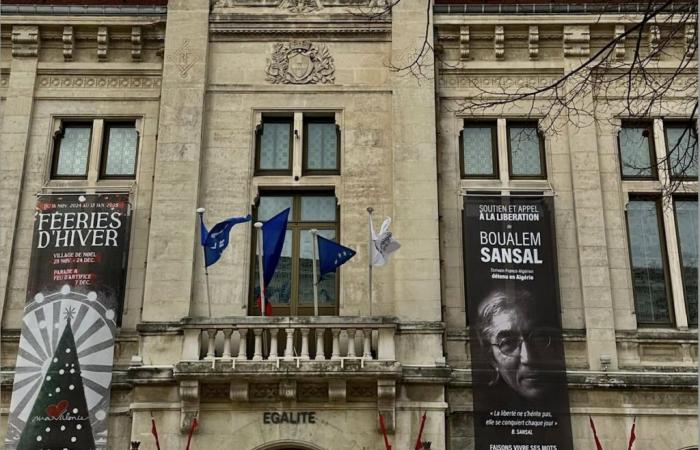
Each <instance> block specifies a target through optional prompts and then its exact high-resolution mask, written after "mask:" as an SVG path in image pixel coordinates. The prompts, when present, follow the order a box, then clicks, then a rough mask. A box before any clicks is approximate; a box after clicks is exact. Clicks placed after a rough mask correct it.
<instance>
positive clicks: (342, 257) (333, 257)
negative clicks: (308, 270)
mask: <svg viewBox="0 0 700 450" xmlns="http://www.w3.org/2000/svg"><path fill="white" fill-rule="evenodd" d="M317 238H318V262H319V266H320V272H321V273H320V275H321V276H323V275H324V274H326V273H330V272H335V269H337V268H338V267H340V266H341V265H343V264H345V263H346V262H347V261H348V260H349V259H350V258H352V257H353V256H355V250H353V249H351V248H347V247H344V246H342V245H340V244H338V243H336V242H334V241H331V240H330V239H326V238H324V237H323V236H319V235H317Z"/></svg>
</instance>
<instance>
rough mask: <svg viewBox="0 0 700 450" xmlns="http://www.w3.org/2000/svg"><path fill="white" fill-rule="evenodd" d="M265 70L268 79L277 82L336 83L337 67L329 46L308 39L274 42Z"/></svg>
mask: <svg viewBox="0 0 700 450" xmlns="http://www.w3.org/2000/svg"><path fill="white" fill-rule="evenodd" d="M266 73H267V80H268V81H270V82H272V83H274V84H332V83H333V82H335V66H334V63H333V57H332V56H331V55H330V53H329V51H328V47H326V46H325V45H324V44H319V45H315V44H312V43H311V42H308V41H292V42H290V43H285V44H275V46H274V49H273V52H272V57H271V59H270V60H269V61H268V65H267V70H266Z"/></svg>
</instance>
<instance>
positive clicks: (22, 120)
mask: <svg viewBox="0 0 700 450" xmlns="http://www.w3.org/2000/svg"><path fill="white" fill-rule="evenodd" d="M38 53H39V27H38V26H33V25H32V26H19V25H15V26H13V27H12V61H11V63H10V80H9V82H8V85H7V98H6V100H5V108H4V110H5V113H4V115H3V118H2V124H1V125H0V126H1V127H2V128H0V180H2V184H1V185H0V211H3V213H2V214H0V328H2V327H3V326H7V327H13V328H17V327H19V326H20V324H19V323H14V324H4V323H2V320H1V319H2V317H3V313H4V310H5V299H6V298H7V289H8V280H9V278H10V270H11V261H13V251H14V242H15V231H16V227H17V217H18V211H19V201H20V194H21V192H22V182H23V180H24V165H25V160H26V154H27V145H28V144H29V132H30V126H31V118H32V108H33V104H34V84H35V82H36V67H37V59H38V58H37V55H38ZM23 306H24V304H23V305H22V307H23Z"/></svg>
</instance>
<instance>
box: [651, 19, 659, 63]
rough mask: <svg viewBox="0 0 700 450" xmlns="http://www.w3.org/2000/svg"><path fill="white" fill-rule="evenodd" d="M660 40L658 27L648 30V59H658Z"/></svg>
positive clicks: (653, 26)
mask: <svg viewBox="0 0 700 450" xmlns="http://www.w3.org/2000/svg"><path fill="white" fill-rule="evenodd" d="M660 40H661V29H660V28H659V26H658V25H652V26H651V27H650V28H649V57H650V58H651V59H659V53H660V52H659V41H660Z"/></svg>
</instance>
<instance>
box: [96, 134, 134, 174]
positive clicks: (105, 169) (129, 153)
mask: <svg viewBox="0 0 700 450" xmlns="http://www.w3.org/2000/svg"><path fill="white" fill-rule="evenodd" d="M138 140H139V135H138V132H137V131H136V127H135V126H134V122H108V123H105V131H104V140H103V144H102V169H101V175H102V178H133V177H134V176H135V175H136V154H137V151H138Z"/></svg>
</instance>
